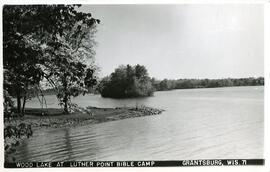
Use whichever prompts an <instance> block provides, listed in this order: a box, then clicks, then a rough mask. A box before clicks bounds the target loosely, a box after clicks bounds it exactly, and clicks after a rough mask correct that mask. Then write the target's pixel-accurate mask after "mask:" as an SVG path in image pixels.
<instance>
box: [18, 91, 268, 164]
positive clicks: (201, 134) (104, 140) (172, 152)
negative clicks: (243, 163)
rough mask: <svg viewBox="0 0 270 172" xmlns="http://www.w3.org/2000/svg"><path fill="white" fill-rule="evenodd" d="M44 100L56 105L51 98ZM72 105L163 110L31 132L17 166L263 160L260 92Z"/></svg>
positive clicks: (90, 98) (90, 99)
mask: <svg viewBox="0 0 270 172" xmlns="http://www.w3.org/2000/svg"><path fill="white" fill-rule="evenodd" d="M47 101H49V102H50V106H51V107H55V106H57V102H54V101H55V100H54V96H49V97H48V98H47ZM74 101H75V102H77V103H78V104H80V105H82V106H88V105H91V106H98V107H117V106H134V105H135V104H136V103H138V104H145V105H148V106H152V107H157V108H163V109H166V111H165V112H164V113H162V114H161V115H157V116H148V117H141V118H133V119H125V120H120V121H111V122H106V123H101V124H95V125H91V126H81V127H75V128H67V129H47V130H40V131H37V132H35V133H34V136H33V137H32V138H30V139H29V140H26V141H25V142H24V143H23V144H22V145H21V146H20V148H19V150H18V152H17V160H18V161H71V160H177V159H199V158H203V159H205V158H213V159H214V158H263V121H264V118H263V87H232V88H212V89H189V90H173V91H164V92H156V93H155V96H154V97H149V98H140V99H125V100H121V99H119V100H115V99H108V98H107V99H105V98H101V97H100V96H97V95H87V96H84V97H79V98H76V99H75V100H74ZM31 105H33V106H37V105H38V102H35V100H33V102H31ZM29 106H30V105H29Z"/></svg>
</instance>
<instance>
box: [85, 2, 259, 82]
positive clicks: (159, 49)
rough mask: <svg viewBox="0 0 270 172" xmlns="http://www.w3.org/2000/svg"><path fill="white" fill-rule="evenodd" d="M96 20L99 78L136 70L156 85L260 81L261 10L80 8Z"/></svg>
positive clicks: (231, 7) (250, 6)
mask: <svg viewBox="0 0 270 172" xmlns="http://www.w3.org/2000/svg"><path fill="white" fill-rule="evenodd" d="M80 9H81V10H82V11H84V12H90V13H92V15H93V16H94V17H95V18H99V19H100V20H101V24H100V25H99V26H98V33H97V35H96V41H97V42H98V46H97V47H96V62H97V64H98V65H99V67H100V69H101V71H100V76H105V75H109V74H110V73H111V72H113V71H114V69H115V68H116V67H118V66H119V65H120V64H132V65H134V64H141V65H145V66H146V68H147V69H148V72H149V75H150V76H152V77H155V78H158V79H164V78H170V79H177V78H226V77H233V78H237V77H251V76H263V24H264V23H263V6H262V5H259V4H239V5H237V4H227V5H220V4H219V5H99V6H97V5H84V6H82V7H80Z"/></svg>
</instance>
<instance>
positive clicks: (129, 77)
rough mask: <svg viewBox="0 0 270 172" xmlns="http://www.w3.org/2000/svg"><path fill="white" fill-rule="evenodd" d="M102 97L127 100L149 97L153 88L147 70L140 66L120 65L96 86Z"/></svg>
mask: <svg viewBox="0 0 270 172" xmlns="http://www.w3.org/2000/svg"><path fill="white" fill-rule="evenodd" d="M97 89H98V91H99V93H100V94H101V96H102V97H112V98H127V97H143V96H151V95H153V92H154V87H153V84H152V82H151V78H150V77H149V76H148V73H147V70H146V68H145V67H144V66H141V65H135V66H131V65H126V66H124V65H121V66H119V67H118V68H117V69H115V71H114V72H113V73H112V74H111V75H110V76H107V77H105V78H103V79H102V80H101V81H100V83H99V86H98V88H97Z"/></svg>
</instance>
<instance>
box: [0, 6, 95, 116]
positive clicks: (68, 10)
mask: <svg viewBox="0 0 270 172" xmlns="http://www.w3.org/2000/svg"><path fill="white" fill-rule="evenodd" d="M78 7H79V5H5V6H4V8H3V54H4V56H3V58H4V70H5V80H6V82H5V83H6V84H4V89H5V90H7V91H8V92H9V93H10V95H11V96H13V97H16V98H17V108H18V113H20V112H21V106H22V105H21V99H24V102H23V104H25V99H26V95H27V93H28V92H29V89H31V88H33V86H35V85H39V84H40V82H41V81H43V80H47V81H48V82H49V83H50V84H51V86H53V87H54V88H55V89H56V90H57V92H58V98H59V100H60V105H62V104H64V106H65V111H66V112H68V106H67V104H68V102H69V101H70V96H77V95H79V94H81V93H84V92H85V87H89V86H91V85H94V84H95V83H96V79H95V77H94V71H95V67H94V65H93V63H87V60H89V59H93V56H94V55H95V52H94V50H93V47H94V45H95V42H94V34H95V32H96V24H98V23H99V22H100V21H99V20H98V19H95V18H93V17H92V16H91V14H90V13H82V12H78V10H76V8H78Z"/></svg>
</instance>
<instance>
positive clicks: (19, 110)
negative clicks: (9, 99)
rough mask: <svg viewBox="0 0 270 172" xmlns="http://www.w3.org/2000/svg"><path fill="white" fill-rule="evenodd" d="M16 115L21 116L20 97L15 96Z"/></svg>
mask: <svg viewBox="0 0 270 172" xmlns="http://www.w3.org/2000/svg"><path fill="white" fill-rule="evenodd" d="M17 113H18V115H21V96H20V95H17Z"/></svg>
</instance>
